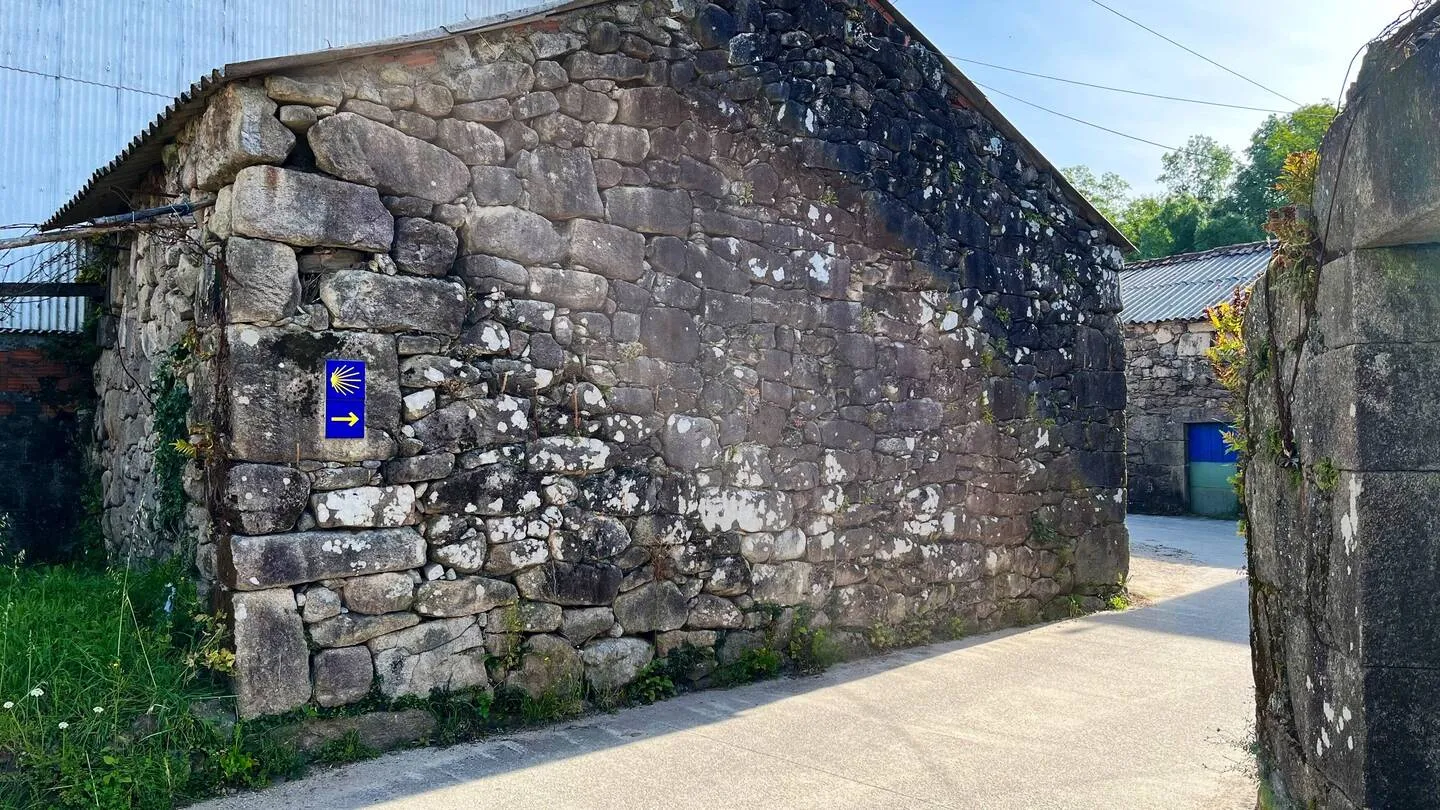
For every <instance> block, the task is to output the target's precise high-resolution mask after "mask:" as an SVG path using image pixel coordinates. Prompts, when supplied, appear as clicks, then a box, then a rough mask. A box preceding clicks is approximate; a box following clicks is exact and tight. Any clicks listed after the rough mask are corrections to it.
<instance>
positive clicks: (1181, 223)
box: [1116, 194, 1205, 260]
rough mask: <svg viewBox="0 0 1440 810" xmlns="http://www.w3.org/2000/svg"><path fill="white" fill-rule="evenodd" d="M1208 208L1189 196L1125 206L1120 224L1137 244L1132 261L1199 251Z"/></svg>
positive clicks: (1174, 195)
mask: <svg viewBox="0 0 1440 810" xmlns="http://www.w3.org/2000/svg"><path fill="white" fill-rule="evenodd" d="M1204 221H1205V206H1204V204H1203V203H1201V202H1200V201H1199V200H1197V199H1195V198H1194V197H1191V196H1189V195H1182V194H1171V195H1169V196H1167V197H1140V198H1139V199H1136V200H1134V201H1132V202H1131V203H1130V204H1129V205H1127V206H1126V207H1125V211H1124V212H1123V213H1122V214H1121V215H1120V218H1119V220H1118V222H1117V223H1116V224H1117V225H1118V226H1119V228H1120V230H1121V231H1122V232H1124V234H1125V235H1126V236H1128V237H1130V241H1131V242H1134V243H1135V247H1136V248H1137V250H1136V253H1135V254H1134V255H1133V256H1131V257H1130V258H1131V260H1141V259H1157V258H1160V257H1162V256H1174V255H1176V254H1179V253H1190V252H1192V251H1194V250H1196V249H1197V247H1196V236H1197V233H1198V232H1199V231H1200V230H1201V226H1202V223H1203V222H1204Z"/></svg>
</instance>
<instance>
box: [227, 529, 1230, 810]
mask: <svg viewBox="0 0 1440 810" xmlns="http://www.w3.org/2000/svg"><path fill="white" fill-rule="evenodd" d="M1130 528H1131V533H1132V544H1133V549H1134V554H1135V560H1134V563H1133V565H1132V573H1131V579H1130V584H1131V588H1132V589H1133V590H1134V591H1136V592H1138V593H1139V594H1141V595H1143V596H1144V597H1145V599H1144V600H1143V601H1145V602H1146V603H1148V604H1147V606H1144V607H1141V608H1138V609H1133V610H1130V611H1126V612H1124V613H1107V614H1103V615H1096V616H1089V617H1085V618H1082V619H1076V620H1072V621H1065V622H1058V623H1055V624H1049V625H1044V626H1040V627H1032V628H1027V629H1024V630H1015V631H1007V632H1001V633H994V634H991V635H987V636H980V637H975V638H971V639H966V640H964V641H961V642H956V643H951V644H939V645H934V646H931V647H926V648H922V649H916V650H910V651H906V652H900V653H895V654H892V655H887V656H883V657H879V658H874V659H870V660H866V661H861V662H856V663H853V664H847V665H843V666H838V667H835V668H834V669H832V670H831V671H829V672H827V673H826V674H825V675H823V676H820V677H815V678H802V679H791V680H781V681H774V682H770V683H764V684H757V685H753V686H748V687H742V688H738V689H731V690H724V691H709V692H702V693H698V694H692V695H686V696H684V697H681V698H678V699H675V700H670V701H666V702H664V703H660V704H656V705H654V706H647V707H644V708H639V709H632V710H628V711H623V712H619V713H617V714H612V715H599V716H595V717H590V718H586V719H583V720H579V721H576V722H572V723H568V724H564V725H562V726H558V727H555V728H550V729H544V730H540V731H535V732H529V733H524V734H516V735H513V736H508V737H503V738H496V739H491V740H487V741H485V742H482V743H476V744H471V745H461V746H456V747H453V748H448V749H443V750H437V749H425V750H417V751H408V752H404V753H399V754H394V755H390V756H386V757H383V758H381V759H379V760H374V761H370V762H365V763H360V764H356V765H352V766H348V767H345V768H340V769H337V770H332V771H328V772H325V773H321V774H318V775H316V776H313V777H311V778H309V779H306V780H303V781H300V782H296V783H291V784H287V785H282V786H279V787H276V788H273V789H270V790H268V791H265V792H262V793H258V794H249V795H244V796H237V797H232V798H229V799H225V800H222V801H217V802H212V803H209V804H207V805H204V807H207V808H210V809H211V810H252V809H254V810H259V808H265V809H266V810H275V809H277V808H358V807H383V808H422V809H423V810H440V809H441V808H446V809H448V808H491V807H493V808H504V810H523V809H524V808H546V809H547V810H550V809H552V808H577V809H579V808H584V810H596V809H597V808H626V809H627V810H628V809H629V808H667V809H668V808H913V807H949V808H986V809H987V810H990V809H991V808H1025V809H1026V810H1033V809H1035V808H1067V810H1070V809H1072V808H1103V810H1113V808H1166V810H1184V809H1185V808H1216V809H1217V810H1218V809H1219V808H1224V809H1225V810H1229V809H1230V808H1250V807H1253V806H1254V798H1255V791H1254V787H1253V783H1252V782H1251V777H1250V768H1249V762H1248V757H1247V754H1246V752H1245V742H1246V740H1247V739H1248V737H1249V733H1250V730H1249V729H1250V725H1251V718H1252V717H1253V713H1254V707H1253V702H1252V701H1253V699H1252V693H1251V686H1250V683H1251V675H1250V663H1249V662H1250V654H1249V647H1248V646H1247V644H1248V629H1247V612H1246V583H1245V578H1244V574H1243V572H1242V571H1241V570H1240V566H1241V565H1242V564H1243V544H1242V542H1241V540H1240V538H1238V537H1236V536H1235V533H1234V525H1233V524H1229V523H1220V522H1215V521H1204V520H1190V519H1171V518H1141V517H1135V518H1131V523H1130Z"/></svg>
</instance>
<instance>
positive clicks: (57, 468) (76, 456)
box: [0, 333, 94, 562]
mask: <svg viewBox="0 0 1440 810" xmlns="http://www.w3.org/2000/svg"><path fill="white" fill-rule="evenodd" d="M89 340H90V337H89V336H88V335H83V336H81V335H76V336H71V335H35V334H19V333H15V334H0V482H4V484H3V486H0V516H4V517H5V522H6V524H7V525H8V526H9V527H10V528H9V537H8V538H6V539H7V540H8V543H7V545H6V548H5V552H6V553H7V554H9V553H15V552H24V554H25V559H26V560H29V561H32V562H53V561H57V560H61V559H65V558H67V557H69V556H71V555H72V554H74V553H75V551H76V547H75V546H76V540H75V529H76V526H78V525H79V523H80V517H81V515H82V514H83V509H82V508H81V506H80V491H81V487H82V481H83V477H84V464H85V457H84V455H85V454H84V452H83V449H82V448H83V447H84V444H85V441H84V439H85V434H86V432H87V431H88V429H89V419H90V416H91V414H92V413H93V411H94V403H93V399H94V397H93V395H92V394H91V393H90V381H89V379H88V378H89V373H90V370H89V368H88V367H87V364H86V359H87V356H88V354H87V352H86V351H85V348H84V347H85V344H86V342H87V341H89Z"/></svg>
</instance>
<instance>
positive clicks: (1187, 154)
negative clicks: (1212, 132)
mask: <svg viewBox="0 0 1440 810" xmlns="http://www.w3.org/2000/svg"><path fill="white" fill-rule="evenodd" d="M1160 162H1161V164H1162V165H1164V167H1165V171H1163V172H1162V173H1161V174H1160V177H1159V181H1160V182H1161V183H1162V184H1163V185H1164V186H1165V187H1166V188H1167V189H1169V190H1170V193H1171V194H1173V195H1177V196H1181V197H1194V198H1195V199H1197V200H1199V201H1200V202H1202V203H1207V204H1208V203H1213V202H1215V201H1216V200H1218V199H1220V197H1221V196H1222V195H1224V193H1225V191H1226V189H1227V188H1228V187H1229V185H1230V178H1231V177H1232V176H1233V175H1234V173H1235V153H1234V152H1233V151H1231V150H1230V149H1229V147H1225V146H1221V145H1220V143H1219V142H1218V141H1216V140H1215V139H1214V138H1212V137H1210V136H1209V135H1192V136H1190V140H1188V141H1186V142H1185V146H1184V147H1183V148H1182V149H1179V150H1177V151H1175V152H1167V153H1166V154H1165V156H1164V157H1163V158H1161V159H1160Z"/></svg>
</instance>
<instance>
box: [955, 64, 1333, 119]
mask: <svg viewBox="0 0 1440 810" xmlns="http://www.w3.org/2000/svg"><path fill="white" fill-rule="evenodd" d="M945 58H947V59H950V60H953V61H956V62H964V63H966V64H970V65H980V66H982V67H987V68H994V69H995V70H1003V71H1005V72H1006V73H1018V74H1019V75H1021V76H1032V77H1034V78H1036V79H1046V80H1049V81H1052V82H1063V83H1065V84H1073V85H1075V86H1077V87H1089V88H1092V89H1095V90H1107V91H1109V92H1112V93H1125V94H1128V95H1132V96H1144V97H1146V98H1156V99H1163V100H1165V101H1178V102H1183V103H1185V104H1203V105H1205V106H1207V107H1225V108H1228V109H1232V110H1247V111H1250V112H1264V113H1275V114H1278V115H1313V116H1329V115H1331V114H1330V113H1328V112H1314V113H1304V112H1301V111H1296V112H1291V111H1288V110H1281V109H1276V108H1274V107H1250V106H1247V105H1244V104H1229V103H1226V102H1223V101H1205V100H1204V99H1198V98H1184V97H1181V96H1167V95H1164V94H1163V93H1146V92H1144V91H1142V90H1129V89H1126V88H1124V87H1111V86H1109V85H1105V84H1092V83H1090V82H1082V81H1078V80H1076V79H1066V78H1064V77H1061V76H1049V75H1046V74H1044V73H1032V72H1031V71H1028V70H1020V69H1019V68H1012V67H1005V66H1004V65H996V64H991V63H990V62H982V61H980V60H979V59H966V58H965V57H963V56H952V55H950V54H948V53H947V54H945Z"/></svg>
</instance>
